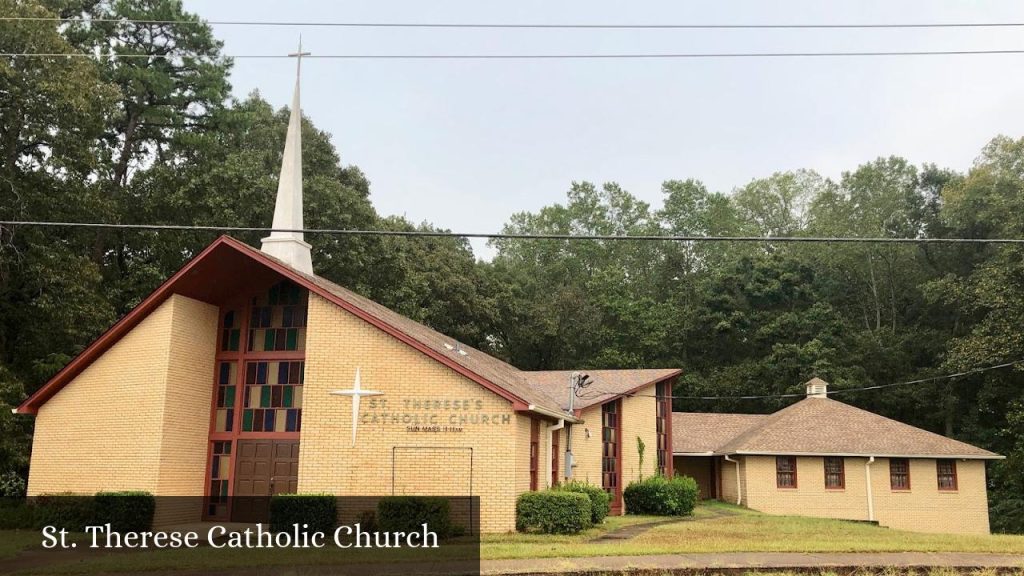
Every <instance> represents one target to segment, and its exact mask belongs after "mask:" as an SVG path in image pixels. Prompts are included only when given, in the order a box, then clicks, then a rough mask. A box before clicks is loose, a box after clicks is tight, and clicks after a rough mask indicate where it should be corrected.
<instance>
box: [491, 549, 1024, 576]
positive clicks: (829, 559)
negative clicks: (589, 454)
mask: <svg viewBox="0 0 1024 576" xmlns="http://www.w3.org/2000/svg"><path fill="white" fill-rule="evenodd" d="M480 564H481V566H480V568H481V574H488V575H499V574H501V575H505V574H508V575H520V576H521V575H526V574H560V575H566V576H568V575H575V574H593V573H603V572H629V573H631V574H632V573H636V572H647V571H650V572H653V573H657V574H671V573H691V572H694V571H707V570H716V569H719V570H723V571H727V572H731V571H739V572H742V571H745V570H753V569H765V570H786V569H797V570H803V569H818V568H885V567H897V568H930V567H950V568H1016V569H1024V555H1017V554H984V553H969V552H931V553H929V552H891V553H858V552H852V553H822V554H804V553H789V552H733V553H723V554H664V555H655V556H594V557H590V558H538V559H529V560H484V561H482V562H481V563H480Z"/></svg>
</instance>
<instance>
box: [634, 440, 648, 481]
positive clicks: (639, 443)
mask: <svg viewBox="0 0 1024 576" xmlns="http://www.w3.org/2000/svg"><path fill="white" fill-rule="evenodd" d="M646 451H647V445H646V444H644V439H643V438H641V437H639V436H637V437H636V453H637V454H638V455H639V456H640V481H641V482H642V481H643V479H644V452H646Z"/></svg>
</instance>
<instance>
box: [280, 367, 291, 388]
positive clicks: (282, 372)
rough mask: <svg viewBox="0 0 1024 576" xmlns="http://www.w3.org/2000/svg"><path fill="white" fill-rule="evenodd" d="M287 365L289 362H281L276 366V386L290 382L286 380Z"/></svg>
mask: <svg viewBox="0 0 1024 576" xmlns="http://www.w3.org/2000/svg"><path fill="white" fill-rule="evenodd" d="M289 364H290V362H281V363H279V364H278V365H277V383H278V384H287V383H289V382H291V380H289V379H288V366H289Z"/></svg>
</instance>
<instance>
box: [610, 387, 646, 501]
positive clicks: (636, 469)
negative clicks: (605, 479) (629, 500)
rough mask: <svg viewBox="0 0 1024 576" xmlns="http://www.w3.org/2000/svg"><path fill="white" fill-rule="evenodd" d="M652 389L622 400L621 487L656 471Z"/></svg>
mask: <svg viewBox="0 0 1024 576" xmlns="http://www.w3.org/2000/svg"><path fill="white" fill-rule="evenodd" d="M654 392H655V391H654V386H649V387H647V388H643V389H641V390H638V391H637V392H636V394H637V395H636V396H633V397H629V398H623V399H622V487H623V488H625V487H626V486H627V485H629V483H630V482H636V481H637V480H640V479H641V478H646V477H648V476H652V475H654V474H656V473H657V472H658V429H657V425H656V421H657V412H656V409H657V404H656V402H657V401H656V399H655V398H654ZM637 438H641V439H643V442H644V445H645V448H644V461H643V467H642V468H641V466H640V451H639V448H638V446H637ZM598 454H599V455H600V453H598Z"/></svg>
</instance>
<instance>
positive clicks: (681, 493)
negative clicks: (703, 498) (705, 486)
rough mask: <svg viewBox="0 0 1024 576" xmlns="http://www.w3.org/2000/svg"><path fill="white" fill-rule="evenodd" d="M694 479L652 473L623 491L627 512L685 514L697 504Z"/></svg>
mask: <svg viewBox="0 0 1024 576" xmlns="http://www.w3.org/2000/svg"><path fill="white" fill-rule="evenodd" d="M697 494H698V488H697V482H696V481H695V480H694V479H693V478H690V477H689V476H676V477H674V478H671V479H669V478H665V477H664V476H651V477H650V478H645V479H643V480H641V481H639V482H631V483H630V484H629V485H628V486H626V489H625V490H623V491H622V499H623V501H624V502H625V504H626V513H627V514H651V515H654V516H688V515H690V514H692V513H693V508H694V506H696V505H697Z"/></svg>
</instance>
